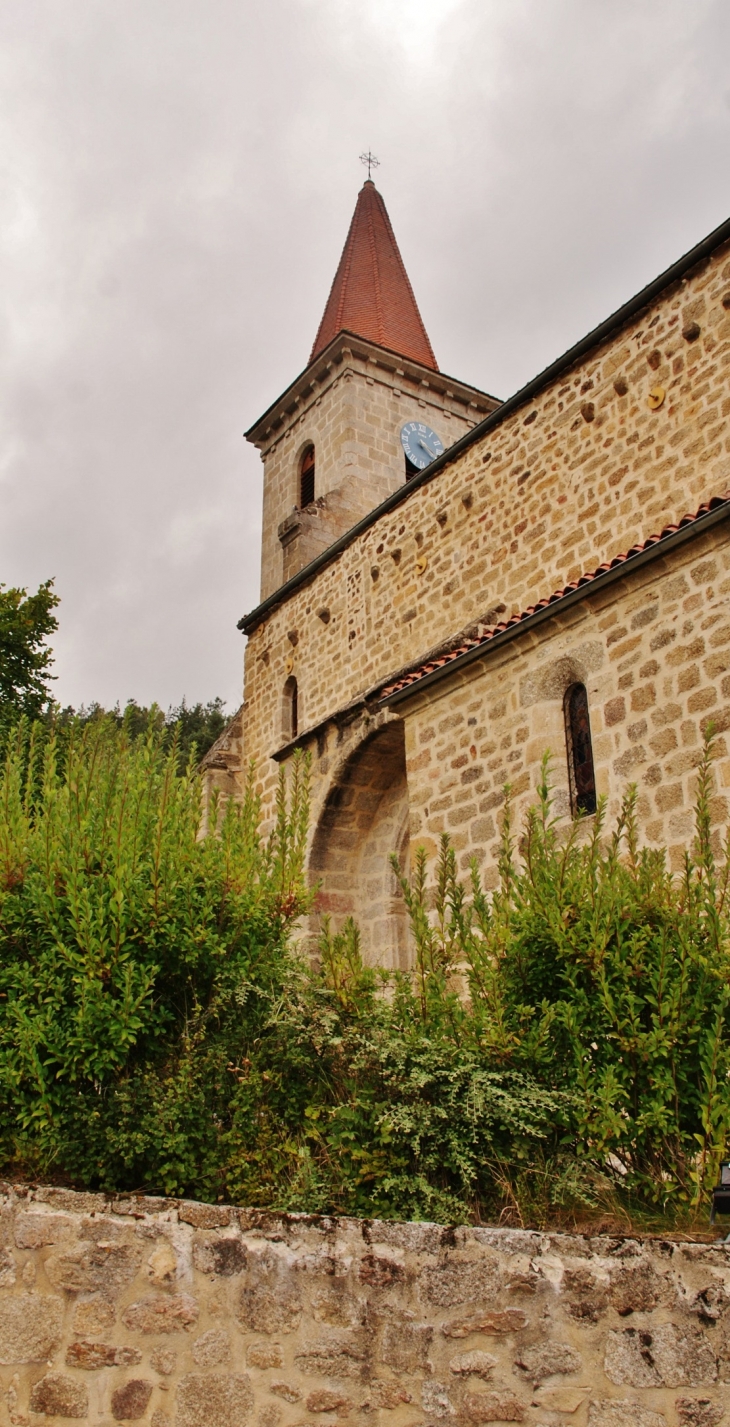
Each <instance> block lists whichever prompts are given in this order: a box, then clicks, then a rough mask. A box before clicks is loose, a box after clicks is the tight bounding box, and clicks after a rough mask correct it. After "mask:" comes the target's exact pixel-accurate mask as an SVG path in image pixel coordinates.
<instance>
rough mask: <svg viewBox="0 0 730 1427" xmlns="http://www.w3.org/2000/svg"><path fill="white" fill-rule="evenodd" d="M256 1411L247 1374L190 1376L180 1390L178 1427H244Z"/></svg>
mask: <svg viewBox="0 0 730 1427" xmlns="http://www.w3.org/2000/svg"><path fill="white" fill-rule="evenodd" d="M252 1408H253V1393H252V1391H251V1384H250V1382H249V1379H248V1377H247V1376H246V1374H245V1373H231V1374H228V1373H226V1374H224V1373H188V1374H187V1375H186V1376H185V1377H184V1378H183V1379H182V1380H181V1382H180V1386H179V1387H178V1390H177V1403H176V1414H175V1427H213V1424H215V1427H244V1425H245V1423H246V1422H247V1421H248V1419H249V1417H250V1415H251V1410H252Z"/></svg>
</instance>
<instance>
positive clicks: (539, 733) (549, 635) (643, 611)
mask: <svg viewBox="0 0 730 1427" xmlns="http://www.w3.org/2000/svg"><path fill="white" fill-rule="evenodd" d="M729 527H730V521H724V522H723V523H722V524H721V525H719V526H716V527H715V528H714V529H713V530H712V531H708V532H707V533H706V534H705V535H703V536H701V537H699V538H697V539H695V540H692V541H689V542H688V543H687V544H686V545H684V546H681V547H680V548H679V549H678V550H676V551H675V552H674V553H673V554H669V555H667V556H665V557H664V558H662V559H656V560H655V561H654V562H653V563H651V564H649V565H645V566H644V567H643V568H642V569H641V570H638V571H636V572H635V573H634V574H633V575H630V576H629V575H627V577H626V578H625V579H624V580H621V581H619V582H618V583H617V584H616V585H612V586H609V587H607V588H606V589H604V591H603V592H602V593H599V592H596V594H594V595H588V596H587V597H586V598H585V599H584V600H582V601H581V602H580V603H579V604H575V605H573V606H572V607H571V608H570V609H569V610H567V611H566V612H565V613H564V614H563V615H562V616H561V615H556V616H555V617H554V618H553V619H551V620H548V621H546V622H545V623H544V624H542V625H540V626H539V627H538V628H537V629H536V630H535V631H533V632H532V633H529V632H527V631H526V632H525V633H524V634H522V635H520V636H518V637H517V638H515V639H513V640H512V641H511V642H510V643H508V644H505V645H503V646H502V647H501V648H495V649H494V651H493V652H492V653H491V654H490V653H489V651H488V648H487V653H486V657H485V658H484V659H483V660H480V661H478V662H477V663H474V664H470V665H468V666H467V667H466V668H465V669H464V670H463V671H462V672H461V673H457V672H456V671H455V672H454V674H453V675H451V676H450V677H449V678H448V679H444V680H443V681H442V682H441V683H440V684H437V685H436V686H435V687H432V688H430V689H427V690H424V691H423V693H421V694H420V695H419V694H417V693H416V694H414V697H413V698H412V699H410V700H408V702H407V703H405V704H399V706H398V712H399V713H400V714H401V715H402V716H403V718H404V720H405V723H406V764H407V778H408V795H409V800H410V830H411V840H412V843H414V844H415V845H416V846H419V845H422V846H425V847H426V848H427V849H428V850H429V852H430V853H431V854H434V853H435V852H436V848H437V845H438V838H439V836H440V834H441V832H442V830H443V829H444V828H445V829H446V830H447V831H448V832H449V834H450V836H451V838H452V841H453V843H454V846H455V847H456V849H457V851H458V852H459V854H460V856H461V862H462V865H463V866H464V867H465V866H466V865H467V864H468V861H469V858H470V857H472V856H475V857H476V859H477V861H478V862H479V864H480V865H481V866H482V868H483V870H484V875H485V881H486V883H487V885H488V886H493V885H494V884H495V882H496V878H497V870H496V861H497V856H498V847H499V843H498V838H499V825H500V815H501V811H502V808H503V805H504V786H505V784H506V783H509V784H510V785H511V788H512V794H513V799H514V807H515V825H516V828H517V829H519V828H520V826H521V825H522V817H521V814H524V812H525V811H526V808H527V806H528V805H529V804H530V803H534V801H535V796H536V794H535V788H536V781H537V772H538V770H539V767H540V761H541V759H542V756H543V754H544V753H546V752H547V751H548V750H550V752H551V754H552V783H553V787H554V790H555V807H554V811H555V812H556V813H557V814H559V815H560V814H564V815H566V816H569V814H570V804H569V788H568V760H567V750H566V734H565V720H564V713H563V699H564V695H565V693H566V690H567V689H568V688H569V686H570V685H571V684H573V683H582V684H585V686H586V689H587V692H588V703H589V710H590V722H591V735H592V742H593V757H594V764H595V772H596V787H597V791H598V793H599V794H604V795H605V796H607V798H608V812H609V818H610V819H611V820H615V818H616V815H617V813H618V811H619V806H620V802H621V798H622V797H623V795H624V793H625V791H626V788H627V786H628V784H629V783H635V784H636V785H637V788H638V803H637V812H638V817H639V827H640V835H641V841H642V843H644V844H649V845H652V844H653V845H658V846H661V847H667V848H668V849H669V857H670V864H671V866H672V868H673V870H674V871H676V872H679V871H681V869H682V867H683V865H684V856H685V852H686V849H687V847H688V846H689V845H690V843H691V840H692V836H693V831H694V812H693V808H694V800H695V790H696V768H697V764H698V762H699V759H700V756H701V752H702V746H703V735H704V732H705V730H706V728H707V726H708V724H710V723H712V725H713V726H714V729H715V731H716V734H717V739H716V746H715V762H714V768H713V777H714V797H713V800H712V806H711V816H712V822H713V824H714V828H715V837H716V843H717V846H716V851H717V852H718V853H719V852H720V841H721V833H722V832H723V831H724V830H726V829H727V826H728V821H729V820H730V818H729V814H728V789H730V755H729V753H728V745H727V737H726V731H727V730H728V729H730V623H729V622H728V602H729V600H730V528H729Z"/></svg>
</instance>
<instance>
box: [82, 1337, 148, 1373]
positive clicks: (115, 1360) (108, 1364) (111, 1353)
mask: <svg viewBox="0 0 730 1427" xmlns="http://www.w3.org/2000/svg"><path fill="white" fill-rule="evenodd" d="M141 1361H142V1354H141V1352H140V1350H139V1348H119V1347H115V1346H114V1344H113V1343H91V1342H88V1341H84V1340H83V1339H81V1340H77V1341H76V1342H74V1343H69V1345H68V1347H67V1349H66V1367H67V1368H84V1369H85V1370H86V1371H87V1372H93V1371H95V1370H96V1369H97V1368H113V1367H120V1368H128V1367H134V1366H135V1365H136V1364H137V1363H141Z"/></svg>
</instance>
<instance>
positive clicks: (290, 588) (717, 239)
mask: <svg viewBox="0 0 730 1427" xmlns="http://www.w3.org/2000/svg"><path fill="white" fill-rule="evenodd" d="M728 242H730V218H728V219H726V220H725V222H724V223H721V224H720V225H719V227H717V228H714V229H713V231H712V232H711V233H709V234H708V235H707V237H706V238H703V239H702V241H701V242H700V243H697V245H696V246H695V247H694V248H691V249H690V251H689V252H688V253H685V254H684V256H683V257H681V258H679V259H678V261H677V262H676V263H673V264H672V266H671V267H669V268H667V269H666V270H665V271H664V272H663V273H660V275H659V277H657V278H654V280H653V281H652V282H650V283H647V285H646V287H643V288H642V289H641V291H640V292H638V293H636V295H635V296H634V297H632V298H630V299H629V301H628V302H625V303H624V304H623V306H622V307H619V308H617V309H616V311H615V312H613V313H612V314H611V316H610V317H607V318H606V320H605V322H601V323H600V324H599V326H598V327H594V328H593V330H592V331H591V332H588V333H587V335H586V336H585V337H582V338H581V340H580V342H576V344H575V345H574V346H573V347H570V348H569V349H568V351H567V352H564V353H563V355H562V356H561V357H558V358H557V360H556V361H554V362H552V363H551V364H550V366H548V367H545V368H544V369H543V371H542V372H539V373H538V375H537V376H536V377H533V379H532V380H531V381H529V382H528V383H527V385H526V386H523V387H521V388H520V390H519V391H517V392H515V394H514V396H510V397H508V398H507V400H506V401H503V402H502V404H501V405H500V406H499V407H497V409H496V411H493V412H490V414H489V415H488V416H486V417H485V418H484V420H483V421H480V422H479V424H478V425H477V426H474V427H473V428H472V430H471V431H467V432H466V434H465V435H464V436H461V437H460V438H459V440H458V441H455V442H454V445H453V446H449V447H448V449H447V450H446V451H444V454H443V456H439V457H438V458H437V459H436V460H435V461H432V462H431V463H430V465H428V466H426V467H425V468H424V470H422V471H419V473H418V475H416V476H413V477H412V479H411V480H410V481H408V482H407V483H406V484H405V485H403V486H400V487H399V488H398V490H396V491H393V493H392V494H391V495H389V496H387V497H386V499H385V500H384V501H382V502H381V504H380V505H377V506H375V508H374V509H373V510H371V511H370V512H369V513H368V514H367V515H366V516H364V517H363V519H362V520H359V521H358V522H357V524H356V525H353V526H352V528H351V529H350V530H348V531H347V532H346V534H345V535H342V536H340V538H339V540H336V541H334V543H333V544H332V545H330V546H328V547H327V549H326V550H323V551H322V553H321V555H318V556H317V557H316V559H315V560H312V561H310V563H309V564H308V565H305V566H304V568H303V569H302V570H300V571H299V572H298V574H296V575H294V576H292V578H291V580H287V582H286V584H284V585H282V586H281V588H280V589H279V590H275V591H274V593H273V594H272V595H269V596H268V598H267V599H265V600H263V601H262V602H261V604H259V605H257V606H256V608H255V609H253V610H251V612H250V613H249V614H246V615H244V616H243V617H242V618H241V619H239V621H238V624H237V628H238V629H240V630H242V631H243V632H244V634H248V633H249V631H250V630H253V629H255V628H256V626H257V625H258V624H260V623H261V621H262V619H264V618H265V617H266V615H267V614H269V613H270V612H271V610H272V609H275V608H276V607H277V606H278V605H280V604H283V603H284V602H285V601H286V600H287V599H288V598H289V596H290V595H291V594H293V593H294V591H295V590H296V589H298V588H299V587H300V586H301V585H303V584H306V583H308V582H309V581H310V580H311V579H313V578H314V576H315V575H316V574H318V572H319V571H320V570H321V569H323V568H324V566H325V565H328V564H329V563H330V561H332V560H334V559H336V558H337V556H338V555H339V554H341V553H342V551H343V550H345V549H346V548H347V546H348V545H350V544H351V543H352V541H353V540H356V539H357V538H358V536H359V535H361V534H363V533H364V532H365V531H366V530H369V529H370V527H371V526H372V525H374V524H375V523H376V521H378V520H379V519H380V517H381V516H382V515H385V514H386V512H387V511H389V510H392V509H393V508H394V506H397V505H399V504H400V503H401V501H403V500H406V499H407V498H408V497H409V496H410V495H411V494H412V492H413V491H414V490H417V489H418V488H419V487H420V486H422V485H425V484H426V482H428V481H431V480H433V478H434V476H437V475H438V474H439V472H440V471H442V470H444V468H445V467H446V466H448V465H451V463H452V462H453V461H455V460H456V459H457V457H459V456H461V455H462V454H463V452H464V451H466V450H468V449H469V447H470V446H472V445H473V444H474V442H475V441H479V440H481V439H482V437H483V436H486V435H487V433H488V432H489V431H491V430H493V429H494V428H495V427H496V426H499V425H500V424H501V423H502V422H503V421H506V420H507V417H508V416H511V415H512V414H513V412H515V411H518V410H519V409H520V407H522V406H526V405H527V403H528V402H530V401H532V400H533V399H534V398H535V397H536V396H538V395H539V394H540V393H541V392H542V391H544V389H545V387H547V386H549V385H550V383H551V382H552V381H555V380H556V378H557V377H560V376H562V375H563V373H564V372H566V371H568V370H569V369H570V368H571V367H572V366H574V365H575V363H576V362H578V361H580V359H581V358H582V357H584V356H586V355H587V353H588V352H590V351H592V350H593V349H594V348H595V347H599V346H600V345H601V343H603V342H605V341H607V340H608V338H609V337H611V336H613V335H614V333H616V332H618V331H620V330H621V328H622V327H625V326H626V325H627V323H629V322H631V321H633V319H634V318H635V317H637V316H638V315H639V313H640V312H643V311H644V309H645V308H646V307H648V306H649V305H650V304H651V303H652V302H653V301H654V300H655V298H657V297H659V296H660V295H661V294H662V293H663V292H665V291H666V289H667V288H668V287H671V286H673V284H674V283H676V282H681V280H682V278H684V277H686V275H687V273H689V272H691V270H692V269H693V268H694V267H696V266H697V265H698V263H701V262H703V261H704V260H706V259H708V258H710V257H711V256H712V254H713V253H714V252H716V251H717V249H718V248H721V247H722V246H723V244H725V243H728ZM324 355H325V353H323V354H322V356H324ZM318 360H320V361H321V360H322V357H320V358H319V359H318ZM425 370H428V368H424V371H425ZM440 375H443V374H440ZM272 409H273V408H272ZM257 424H258V423H257ZM251 429H252V430H253V429H254V428H251Z"/></svg>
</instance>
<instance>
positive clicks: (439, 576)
mask: <svg viewBox="0 0 730 1427" xmlns="http://www.w3.org/2000/svg"><path fill="white" fill-rule="evenodd" d="M725 304H727V305H728V306H726V305H725ZM728 307H730V262H728V258H727V253H726V252H719V253H717V254H716V255H715V256H714V257H713V259H712V260H710V261H707V262H705V263H703V264H702V265H701V266H700V267H698V268H697V269H695V270H694V271H693V272H692V273H691V274H690V275H689V276H688V277H687V278H686V279H685V280H684V281H683V282H682V283H680V284H677V285H676V286H675V287H674V288H671V289H668V290H667V291H666V293H665V294H664V296H663V297H662V298H661V299H659V300H658V301H657V303H656V305H655V306H653V307H652V308H651V309H650V310H648V311H647V312H646V313H644V314H643V315H642V317H641V318H639V319H638V320H636V321H635V322H634V323H633V324H632V325H631V326H630V327H628V328H627V329H625V330H624V331H622V332H621V333H620V334H618V335H617V336H616V337H615V339H613V340H612V341H610V342H607V343H606V344H604V346H602V347H601V348H599V349H597V350H595V351H594V352H593V353H591V354H589V355H588V356H586V358H585V359H583V361H582V362H580V363H579V364H578V365H576V367H575V368H574V370H573V372H572V373H571V374H568V375H567V376H565V377H564V378H561V379H560V381H556V382H555V383H554V384H553V385H552V386H549V387H548V388H546V389H545V390H544V391H543V392H542V393H541V394H540V395H539V397H538V398H536V400H535V401H534V402H533V403H532V404H530V405H529V406H527V407H525V408H523V409H522V410H519V411H517V412H516V413H513V414H512V415H511V416H510V417H509V418H507V419H506V420H505V421H504V422H503V423H502V424H501V425H499V426H497V427H496V428H495V429H494V430H493V431H491V432H490V433H488V434H487V435H486V436H485V437H484V438H483V439H482V440H481V441H479V442H477V443H475V444H474V445H473V446H472V447H471V448H470V449H469V450H468V451H467V452H465V453H464V454H463V456H461V457H459V458H458V459H456V460H455V461H454V462H453V464H451V465H449V466H447V467H446V468H445V469H444V470H442V471H441V472H439V473H438V474H437V475H436V476H435V478H434V479H433V480H432V481H431V482H427V483H426V484H424V485H423V486H420V487H418V488H416V489H414V490H413V492H412V493H411V494H410V495H409V497H408V499H407V500H406V501H405V502H404V503H403V504H402V505H400V506H399V507H397V508H396V509H394V510H392V511H390V512H388V513H387V514H385V515H383V516H382V518H381V519H380V520H379V521H378V522H377V524H376V525H374V526H372V527H371V528H370V529H369V530H368V531H367V532H365V533H364V534H363V535H361V536H360V537H358V539H357V540H356V541H354V542H353V543H352V544H351V545H350V546H349V547H348V548H347V549H346V550H345V551H344V552H343V553H342V554H341V555H340V556H339V557H338V558H337V559H336V560H335V561H333V562H332V564H330V565H328V566H327V567H326V568H325V569H323V570H322V571H321V572H320V573H319V574H318V575H317V577H316V578H315V579H314V580H313V581H312V582H311V583H309V584H308V585H306V586H305V587H302V588H300V589H299V590H297V591H296V592H295V593H294V594H293V595H292V596H291V597H290V598H289V599H288V600H287V601H286V603H285V604H284V605H283V606H282V607H280V608H279V609H277V610H275V611H274V612H272V613H271V614H270V615H269V616H268V617H267V618H266V619H265V620H264V621H263V622H262V624H261V625H260V626H259V627H258V628H257V629H256V630H255V631H254V632H253V634H252V636H251V638H250V640H249V644H248V649H247V655H246V681H245V742H246V752H247V756H252V757H254V758H255V759H256V762H257V764H258V767H259V769H260V789H261V791H262V793H263V794H264V798H265V800H268V799H269V798H270V797H271V795H272V792H273V788H274V786H275V781H276V775H277V768H276V764H275V763H274V762H272V761H271V754H272V753H274V752H275V751H276V750H277V748H279V747H281V745H282V743H283V741H284V739H283V736H282V728H281V690H282V687H283V684H284V681H285V679H286V677H287V672H291V671H292V670H293V672H294V674H295V675H296V677H297V680H298V685H299V704H300V728H302V729H304V730H306V728H308V727H314V726H316V725H318V724H319V723H320V722H321V721H323V720H326V719H327V718H329V717H331V716H332V715H333V714H334V713H335V711H337V710H338V709H342V708H343V707H344V706H346V705H347V704H348V703H349V702H351V701H353V700H355V699H356V698H357V697H358V696H360V695H361V694H363V693H364V692H365V691H367V690H368V689H370V688H372V687H373V686H375V685H377V683H378V682H381V681H382V682H384V681H385V680H386V679H387V678H388V676H389V675H391V674H393V673H394V672H396V671H397V670H398V669H399V668H401V667H402V666H404V665H406V664H407V663H410V662H412V661H416V660H418V659H419V658H421V657H423V655H425V654H426V652H427V651H428V650H429V649H430V648H432V647H433V646H434V645H435V644H436V643H438V642H439V641H441V640H443V639H445V638H447V637H449V636H450V635H452V634H455V633H456V632H458V631H459V630H461V629H464V628H465V627H467V626H469V625H470V624H471V623H473V622H476V621H486V622H490V621H491V622H495V621H496V620H497V619H499V618H500V617H502V616H503V615H504V614H506V615H509V614H511V613H513V612H515V611H519V610H521V609H524V608H525V607H526V606H528V605H531V604H533V603H534V602H535V601H536V600H538V599H540V598H541V597H543V596H545V595H548V594H550V593H551V592H552V591H553V590H554V589H556V588H558V587H560V586H562V585H564V584H565V583H566V582H567V581H569V580H571V579H574V578H576V577H577V576H578V575H579V574H581V573H582V572H583V571H585V570H590V569H592V568H595V566H597V565H598V564H600V563H601V562H602V561H604V560H610V559H611V558H613V556H615V555H616V554H618V553H620V552H621V551H623V550H625V549H626V548H627V547H628V546H631V545H633V544H634V542H635V541H637V540H642V539H645V538H647V537H648V536H649V535H650V534H652V533H654V532H656V531H658V530H660V529H661V528H662V526H664V525H665V524H667V523H669V522H670V521H672V520H676V519H678V518H680V517H681V516H682V515H683V514H684V513H685V512H686V511H688V510H693V509H696V508H697V507H698V506H699V505H700V504H701V503H702V502H703V501H704V500H707V499H708V498H709V497H710V496H712V495H716V494H721V493H724V492H725V491H726V489H727V487H728V485H729V484H730V311H728ZM656 387H661V389H662V391H663V392H664V393H665V395H664V399H663V400H662V402H661V404H660V405H659V406H658V407H657V406H656V405H655V402H656V398H655V397H651V392H652V390H653V389H654V388H656Z"/></svg>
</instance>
